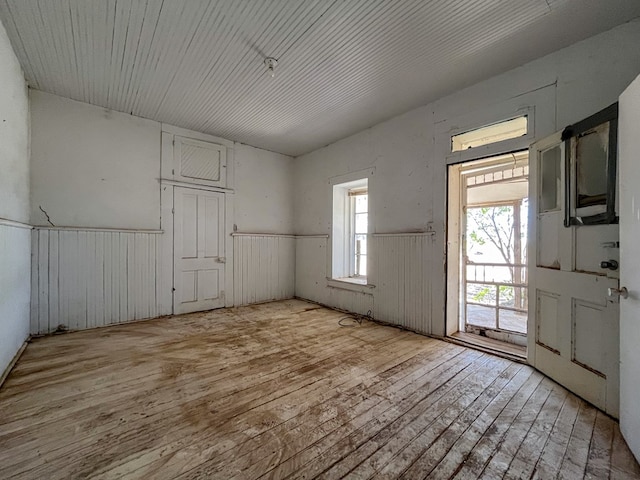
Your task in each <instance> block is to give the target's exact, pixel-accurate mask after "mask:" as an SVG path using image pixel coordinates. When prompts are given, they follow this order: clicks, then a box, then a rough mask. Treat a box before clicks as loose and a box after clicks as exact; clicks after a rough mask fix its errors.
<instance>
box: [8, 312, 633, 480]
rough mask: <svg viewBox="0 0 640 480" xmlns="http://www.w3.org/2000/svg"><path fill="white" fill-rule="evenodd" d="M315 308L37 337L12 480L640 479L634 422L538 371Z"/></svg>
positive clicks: (16, 403)
mask: <svg viewBox="0 0 640 480" xmlns="http://www.w3.org/2000/svg"><path fill="white" fill-rule="evenodd" d="M343 316H344V314H341V313H339V312H335V311H333V310H329V309H326V308H321V307H318V306H317V305H314V304H311V303H308V302H303V301H299V300H289V301H281V302H273V303H269V304H263V305H257V306H250V307H241V308H232V309H221V310H216V311H213V312H205V313H197V314H189V315H181V316H176V317H167V318H159V319H154V320H148V321H143V322H138V323H133V324H127V325H114V326H111V327H106V328H101V329H95V330H88V331H82V332H76V333H70V334H64V335H58V336H51V337H46V338H41V339H37V340H34V341H33V342H32V343H31V344H30V345H29V346H28V348H27V350H26V351H25V353H24V355H23V356H22V358H21V359H20V361H19V362H18V364H17V365H16V367H15V368H14V370H13V371H12V372H11V374H10V376H9V378H8V379H7V381H6V382H5V384H4V385H3V387H2V389H1V390H0V478H25V479H28V478H33V479H41V478H47V479H56V478H94V479H110V478H154V479H174V478H175V479H178V478H179V479H196V478H220V479H225V480H228V479H232V478H236V479H254V478H261V479H276V478H324V479H337V478H345V477H347V478H357V479H366V478H380V479H382V478H385V479H391V478H408V479H414V478H434V479H448V478H456V479H475V478H489V479H493V478H514V479H516V478H518V479H519V478H540V479H548V478H583V477H585V478H615V479H625V478H640V467H639V466H638V464H637V463H636V462H635V460H634V459H633V456H632V455H631V453H630V452H629V450H628V448H627V446H626V444H625V443H624V440H623V439H622V437H621V435H620V430H619V428H618V424H617V422H615V421H614V420H612V419H611V418H610V417H608V416H606V415H604V414H602V413H601V412H599V411H597V410H596V409H594V408H593V407H592V406H590V405H589V404H587V403H585V402H584V401H582V400H581V399H579V398H577V397H575V396H574V395H572V394H571V393H569V392H567V391H566V390H565V389H563V388H562V387H561V386H559V385H558V384H556V383H554V382H552V381H551V380H549V379H548V378H545V377H544V376H543V375H541V374H540V373H538V372H536V371H534V370H533V369H531V368H530V367H528V366H524V365H521V364H518V363H513V362H511V361H509V360H505V359H502V358H498V357H494V356H492V355H489V354H486V353H481V352H478V351H475V350H470V349H467V348H464V347H461V346H458V345H454V344H450V343H446V342H442V341H439V340H434V339H431V338H427V337H423V336H420V335H416V334H413V333H410V332H406V331H402V330H398V329H394V328H391V327H386V326H381V325H378V324H375V323H372V322H367V321H364V322H363V323H362V325H360V326H357V327H352V328H349V327H340V326H339V325H338V320H339V319H340V318H342V317H343Z"/></svg>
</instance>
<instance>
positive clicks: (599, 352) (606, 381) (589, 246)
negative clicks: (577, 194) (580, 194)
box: [527, 133, 619, 417]
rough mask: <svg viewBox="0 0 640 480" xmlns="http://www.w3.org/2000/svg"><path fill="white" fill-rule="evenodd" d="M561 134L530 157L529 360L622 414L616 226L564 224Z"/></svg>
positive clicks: (615, 413) (536, 148)
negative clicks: (612, 266) (613, 266)
mask: <svg viewBox="0 0 640 480" xmlns="http://www.w3.org/2000/svg"><path fill="white" fill-rule="evenodd" d="M564 161H565V155H564V143H563V142H561V135H560V133H558V134H556V135H553V136H552V137H549V138H547V139H544V140H541V141H539V142H537V143H535V144H534V145H533V146H532V148H531V152H530V161H529V165H530V175H529V185H530V191H529V200H530V212H531V216H530V222H529V224H530V231H529V234H530V240H529V265H530V278H529V283H530V289H529V295H530V300H529V337H528V350H527V354H528V357H529V362H530V363H531V364H532V365H534V366H535V367H536V368H538V369H539V370H540V371H542V372H544V373H545V374H546V375H548V376H549V377H551V378H553V379H554V380H556V381H558V382H559V383H561V384H562V385H564V386H565V387H567V388H568V389H569V390H571V391H573V392H575V393H576V394H578V395H580V396H581V397H583V398H584V399H586V400H588V401H589V402H591V403H593V404H594V405H596V406H597V407H599V408H601V409H602V410H604V411H605V412H607V413H609V414H610V415H612V416H614V417H617V416H618V411H619V365H618V357H619V304H618V298H617V297H616V296H609V294H608V289H609V288H614V289H615V288H617V287H618V278H617V276H618V272H617V271H612V270H608V269H603V268H601V267H600V262H601V261H603V260H611V259H617V258H618V249H617V247H616V246H617V242H618V226H617V225H590V226H570V227H565V226H564V214H565V212H564V208H565V195H567V192H566V191H565V188H564V185H565V165H564Z"/></svg>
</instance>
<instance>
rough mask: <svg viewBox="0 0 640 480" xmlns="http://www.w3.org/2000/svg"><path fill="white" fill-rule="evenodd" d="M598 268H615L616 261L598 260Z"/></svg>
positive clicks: (616, 265) (616, 267) (616, 266)
mask: <svg viewBox="0 0 640 480" xmlns="http://www.w3.org/2000/svg"><path fill="white" fill-rule="evenodd" d="M600 268H608V269H609V270H617V269H618V262H617V261H615V260H603V261H602V262H600Z"/></svg>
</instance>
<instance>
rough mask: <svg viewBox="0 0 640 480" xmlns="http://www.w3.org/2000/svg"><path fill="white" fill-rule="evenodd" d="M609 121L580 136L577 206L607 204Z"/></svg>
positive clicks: (577, 155) (577, 165)
mask: <svg viewBox="0 0 640 480" xmlns="http://www.w3.org/2000/svg"><path fill="white" fill-rule="evenodd" d="M608 147H609V123H606V124H604V125H601V126H600V127H598V128H595V129H593V130H592V131H590V132H587V133H585V134H584V135H582V136H580V137H578V139H577V145H576V170H577V172H576V173H577V179H576V189H577V192H576V193H577V198H576V207H588V206H590V205H606V203H607V158H608Z"/></svg>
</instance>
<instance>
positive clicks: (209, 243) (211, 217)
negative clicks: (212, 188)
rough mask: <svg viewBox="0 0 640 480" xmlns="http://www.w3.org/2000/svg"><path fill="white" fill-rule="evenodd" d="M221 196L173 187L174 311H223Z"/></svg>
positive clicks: (222, 222)
mask: <svg viewBox="0 0 640 480" xmlns="http://www.w3.org/2000/svg"><path fill="white" fill-rule="evenodd" d="M224 200H225V199H224V194H223V193H217V192H209V191H206V190H198V189H195V188H182V187H174V212H175V213H174V230H173V231H174V297H173V298H174V303H173V304H174V311H175V313H188V312H198V311H203V310H211V309H214V308H220V307H224V303H225V301H224V284H225V261H226V259H225V253H224Z"/></svg>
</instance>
